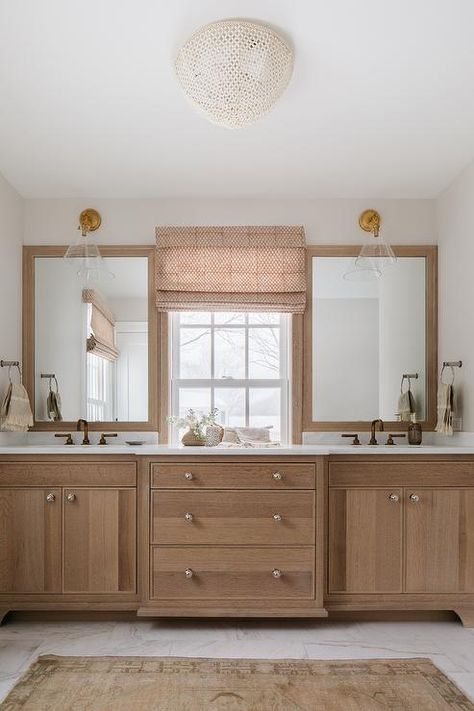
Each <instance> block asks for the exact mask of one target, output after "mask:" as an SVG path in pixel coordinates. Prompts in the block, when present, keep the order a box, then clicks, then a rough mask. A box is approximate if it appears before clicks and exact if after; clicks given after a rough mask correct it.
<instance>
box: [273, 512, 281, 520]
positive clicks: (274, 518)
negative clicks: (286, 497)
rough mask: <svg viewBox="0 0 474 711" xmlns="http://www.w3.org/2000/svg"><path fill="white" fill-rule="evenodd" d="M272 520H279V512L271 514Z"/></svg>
mask: <svg viewBox="0 0 474 711" xmlns="http://www.w3.org/2000/svg"><path fill="white" fill-rule="evenodd" d="M273 520H274V521H281V514H279V513H276V514H273Z"/></svg>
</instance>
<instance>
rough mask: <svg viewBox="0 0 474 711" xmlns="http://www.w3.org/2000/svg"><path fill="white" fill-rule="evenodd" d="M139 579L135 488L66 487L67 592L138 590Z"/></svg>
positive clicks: (65, 547)
mask: <svg viewBox="0 0 474 711" xmlns="http://www.w3.org/2000/svg"><path fill="white" fill-rule="evenodd" d="M135 580H136V494H135V490H134V489H74V490H73V489H65V490H64V582H63V590H64V592H68V593H120V592H135V589H136V582H135Z"/></svg>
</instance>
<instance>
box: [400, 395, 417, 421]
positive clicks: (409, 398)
mask: <svg viewBox="0 0 474 711" xmlns="http://www.w3.org/2000/svg"><path fill="white" fill-rule="evenodd" d="M415 412H416V406H415V398H414V397H413V394H412V392H411V390H410V389H408V390H407V391H406V392H405V393H403V392H402V393H401V395H400V397H399V398H398V413H399V415H400V419H401V420H402V421H403V422H411V420H412V415H413V414H414V413H415Z"/></svg>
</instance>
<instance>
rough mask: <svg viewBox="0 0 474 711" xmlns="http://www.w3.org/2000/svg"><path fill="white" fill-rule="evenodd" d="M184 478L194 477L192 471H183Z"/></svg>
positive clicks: (190, 478) (189, 479)
mask: <svg viewBox="0 0 474 711" xmlns="http://www.w3.org/2000/svg"><path fill="white" fill-rule="evenodd" d="M184 478H185V479H187V480H188V481H191V480H192V479H194V476H193V473H192V472H184Z"/></svg>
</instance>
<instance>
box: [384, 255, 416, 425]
mask: <svg viewBox="0 0 474 711" xmlns="http://www.w3.org/2000/svg"><path fill="white" fill-rule="evenodd" d="M378 288H379V295H380V296H379V298H380V361H379V362H380V405H379V409H378V412H379V416H380V417H381V418H382V419H383V420H393V419H394V415H395V413H396V412H398V399H399V397H400V380H401V376H402V374H403V373H418V375H419V377H418V380H412V381H411V391H412V393H413V397H414V400H415V408H416V416H417V419H418V420H422V419H423V418H424V415H425V407H424V405H425V403H424V393H425V383H426V372H425V369H426V358H425V356H426V353H425V343H426V336H425V329H424V328H420V324H424V321H425V260H424V259H423V258H421V257H420V258H413V257H409V258H401V259H399V260H398V262H397V264H396V266H394V267H393V268H390V269H386V271H385V273H384V274H383V277H382V278H381V279H380V281H379V282H378ZM407 386H408V383H406V382H405V383H404V386H403V389H404V390H406V389H407Z"/></svg>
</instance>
